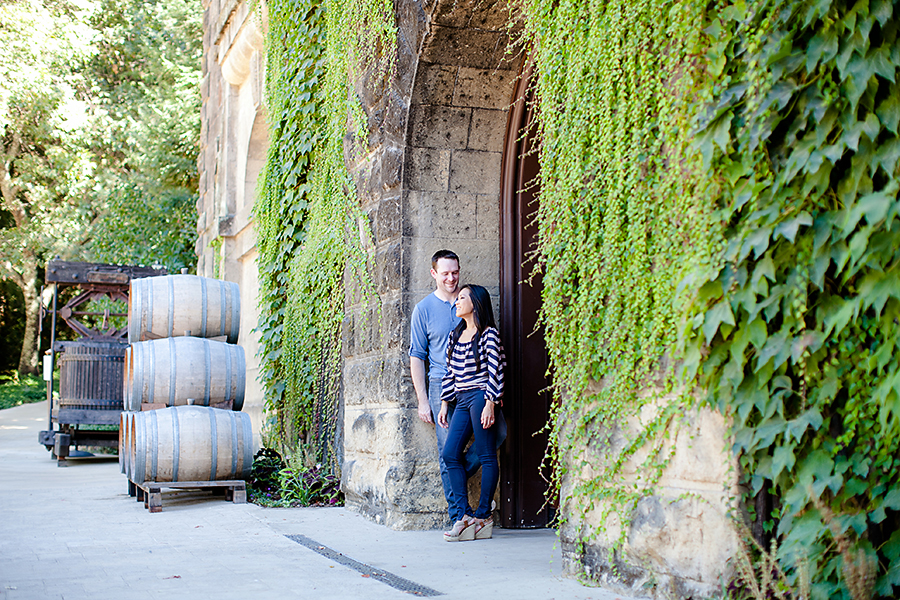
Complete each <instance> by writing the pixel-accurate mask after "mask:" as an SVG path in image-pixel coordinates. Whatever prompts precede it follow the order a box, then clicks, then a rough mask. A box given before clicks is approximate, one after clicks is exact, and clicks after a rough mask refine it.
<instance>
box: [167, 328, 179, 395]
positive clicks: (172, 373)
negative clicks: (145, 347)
mask: <svg viewBox="0 0 900 600" xmlns="http://www.w3.org/2000/svg"><path fill="white" fill-rule="evenodd" d="M175 358H176V357H175V338H171V337H170V338H169V404H168V405H169V406H175V381H176V377H177V376H178V369H177V363H178V361H177V360H175Z"/></svg>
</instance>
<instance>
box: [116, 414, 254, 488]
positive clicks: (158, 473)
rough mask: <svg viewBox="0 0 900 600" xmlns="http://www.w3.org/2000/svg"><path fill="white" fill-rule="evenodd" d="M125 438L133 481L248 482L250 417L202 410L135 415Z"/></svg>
mask: <svg viewBox="0 0 900 600" xmlns="http://www.w3.org/2000/svg"><path fill="white" fill-rule="evenodd" d="M129 437H130V449H129V451H128V452H129V454H130V457H129V459H128V462H129V464H130V466H131V473H130V475H129V479H130V480H131V481H133V482H134V483H144V482H146V481H154V482H169V481H218V480H223V479H247V478H248V477H249V476H250V467H251V466H252V463H253V455H254V454H255V451H256V450H255V448H254V447H253V431H252V428H251V426H250V417H249V416H247V415H246V414H245V413H239V412H234V411H230V410H221V409H218V408H209V407H205V406H174V407H172V408H163V409H160V410H151V411H145V412H139V413H134V419H133V423H132V431H131V433H130V435H129Z"/></svg>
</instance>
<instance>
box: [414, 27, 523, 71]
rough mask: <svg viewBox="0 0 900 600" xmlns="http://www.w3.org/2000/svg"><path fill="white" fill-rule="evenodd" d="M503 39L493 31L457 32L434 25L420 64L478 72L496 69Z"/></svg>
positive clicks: (469, 30) (467, 30) (468, 30)
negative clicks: (495, 56)
mask: <svg viewBox="0 0 900 600" xmlns="http://www.w3.org/2000/svg"><path fill="white" fill-rule="evenodd" d="M505 38H506V36H505V35H503V34H501V33H498V32H494V31H479V30H474V29H465V30H460V29H456V28H454V27H443V26H440V25H433V26H432V28H431V36H429V38H428V39H426V40H425V47H424V48H423V50H422V55H421V58H420V60H423V61H425V62H429V63H438V64H442V65H459V66H461V67H475V68H479V69H493V68H496V67H497V64H496V62H497V61H495V60H494V55H495V54H496V52H497V47H498V44H499V43H500V40H501V39H505Z"/></svg>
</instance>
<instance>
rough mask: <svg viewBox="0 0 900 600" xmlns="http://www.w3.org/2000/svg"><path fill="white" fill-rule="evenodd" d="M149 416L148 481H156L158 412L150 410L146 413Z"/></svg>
mask: <svg viewBox="0 0 900 600" xmlns="http://www.w3.org/2000/svg"><path fill="white" fill-rule="evenodd" d="M147 414H148V415H151V416H150V452H151V454H150V480H151V481H156V480H157V479H158V477H157V466H158V464H159V423H157V420H156V415H157V414H158V411H155V410H151V411H150V412H148V413H147Z"/></svg>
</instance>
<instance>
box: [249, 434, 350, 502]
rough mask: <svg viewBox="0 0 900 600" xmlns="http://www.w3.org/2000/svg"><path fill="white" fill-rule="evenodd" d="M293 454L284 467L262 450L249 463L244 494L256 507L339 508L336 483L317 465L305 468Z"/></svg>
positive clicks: (269, 451) (267, 450) (274, 454)
mask: <svg viewBox="0 0 900 600" xmlns="http://www.w3.org/2000/svg"><path fill="white" fill-rule="evenodd" d="M298 454H299V455H302V454H303V453H302V452H301V453H295V455H294V456H291V457H290V459H289V460H288V461H287V463H286V462H285V461H284V459H283V458H282V457H281V455H280V454H278V452H276V451H275V450H272V449H270V448H262V449H260V451H259V452H257V453H256V456H255V457H254V459H253V467H252V468H251V471H250V480H249V482H248V483H249V488H248V493H249V496H250V501H251V502H253V503H255V504H259V505H260V506H271V507H276V506H277V507H291V506H343V504H344V496H343V494H342V493H341V490H340V479H339V478H338V477H336V476H335V475H333V474H332V473H330V472H329V470H328V469H325V468H323V467H322V465H320V464H315V465H309V464H307V462H308V461H306V460H304V459H302V458H299V456H298Z"/></svg>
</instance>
